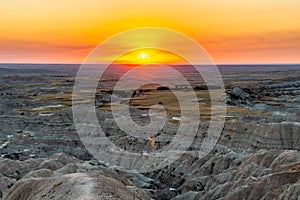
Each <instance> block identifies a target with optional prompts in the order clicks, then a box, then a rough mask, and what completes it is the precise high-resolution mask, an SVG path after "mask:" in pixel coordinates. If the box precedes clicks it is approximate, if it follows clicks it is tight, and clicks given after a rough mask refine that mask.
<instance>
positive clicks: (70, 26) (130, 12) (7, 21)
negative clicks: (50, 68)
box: [0, 0, 300, 63]
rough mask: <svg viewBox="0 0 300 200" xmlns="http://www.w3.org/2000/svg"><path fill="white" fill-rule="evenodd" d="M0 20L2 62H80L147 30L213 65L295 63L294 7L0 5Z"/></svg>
mask: <svg viewBox="0 0 300 200" xmlns="http://www.w3.org/2000/svg"><path fill="white" fill-rule="evenodd" d="M0 13H1V15H0V62H47V63H60V62H64V63H66V62H71V63H74V62H78V63H80V62H82V61H83V59H84V58H85V57H86V56H87V55H88V53H89V52H90V51H91V50H92V49H93V48H94V47H95V46H96V45H98V44H99V43H100V42H102V41H103V40H105V39H106V38H108V37H110V36H112V35H114V34H117V33H119V32H120V31H125V30H128V29H133V28H141V27H149V26H151V27H164V28H170V29H174V30H176V31H180V32H182V33H184V34H186V35H188V36H190V37H192V38H194V39H195V40H197V41H198V42H199V43H200V44H201V45H202V46H203V47H204V48H205V49H206V50H207V51H208V53H209V54H210V55H211V57H212V58H213V60H214V61H215V62H217V63H300V1H299V0H273V1H271V0H269V1H267V0H185V1H182V0H161V1H157V0H152V1H144V0H139V1H138V0H129V1H125V0H101V1H100V0H84V1H83V0H72V1H70V0H59V1H58V0H26V1H25V0H3V1H0ZM117 46H118V45H116V47H114V48H117Z"/></svg>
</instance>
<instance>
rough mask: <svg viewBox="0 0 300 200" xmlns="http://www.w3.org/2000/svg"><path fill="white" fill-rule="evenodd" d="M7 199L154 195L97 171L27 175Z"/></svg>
mask: <svg viewBox="0 0 300 200" xmlns="http://www.w3.org/2000/svg"><path fill="white" fill-rule="evenodd" d="M5 199H7V200H16V199H18V200H25V199H31V200H40V199H53V200H56V199H57V200H64V199H87V200H88V199H89V200H96V199H99V200H100V199H107V200H108V199H109V200H110V199H112V200H117V199H120V200H121V199H124V200H127V199H128V200H131V199H137V200H142V199H145V200H146V199H150V198H149V197H148V196H147V195H146V194H145V193H144V192H142V191H141V190H139V189H137V188H136V187H134V186H126V185H124V184H123V183H121V182H120V181H117V180H115V179H112V178H109V177H106V176H103V175H96V174H87V173H73V174H67V175H63V176H55V177H48V178H25V179H22V180H20V181H18V182H17V183H16V184H15V185H14V186H13V187H12V188H11V189H10V190H9V191H8V193H7V196H6V198H5Z"/></svg>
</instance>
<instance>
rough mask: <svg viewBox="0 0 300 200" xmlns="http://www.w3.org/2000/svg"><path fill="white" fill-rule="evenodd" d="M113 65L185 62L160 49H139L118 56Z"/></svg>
mask: <svg viewBox="0 0 300 200" xmlns="http://www.w3.org/2000/svg"><path fill="white" fill-rule="evenodd" d="M114 63H119V64H178V63H186V61H185V60H184V59H183V58H181V57H179V56H177V55H175V54H173V53H170V52H168V51H164V50H160V49H140V50H135V51H132V52H129V53H126V54H124V55H122V56H120V57H119V58H118V59H117V60H115V61H114Z"/></svg>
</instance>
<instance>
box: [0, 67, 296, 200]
mask: <svg viewBox="0 0 300 200" xmlns="http://www.w3.org/2000/svg"><path fill="white" fill-rule="evenodd" d="M79 67H80V66H79V65H63V64H62V65H55V64H53V65H39V64H1V65H0V83H1V84H0V99H1V101H0V112H1V115H0V124H1V126H0V154H1V158H0V199H7V200H21V199H24V200H25V199H36V200H38V199H162V200H164V199H166V200H167V199H172V200H186V199H191V200H193V199H195V200H198V199H224V200H225V199H230V200H233V199H248V200H256V199H270V200H271V199H272V200H273V199H282V200H283V199H299V196H300V152H299V150H300V66H299V65H221V66H218V68H219V70H220V72H221V74H222V77H223V81H224V85H225V89H226V94H224V96H225V98H224V101H225V102H226V104H227V111H226V112H227V113H226V116H224V118H225V126H224V128H223V130H222V133H221V137H220V138H219V140H218V142H217V144H216V145H215V147H214V148H213V150H212V151H210V152H209V154H208V155H206V156H205V157H203V158H198V157H197V156H195V155H194V152H195V151H197V150H199V148H200V146H201V144H202V141H203V140H204V138H205V137H206V136H207V127H208V123H209V120H210V118H211V116H210V111H211V109H212V108H211V104H210V99H209V95H208V91H207V87H206V85H205V83H204V82H203V81H202V79H201V77H198V76H197V75H196V72H195V70H193V69H192V68H189V67H184V68H182V66H174V68H175V69H177V70H178V71H181V73H183V74H185V75H186V77H187V78H188V79H189V80H190V82H191V83H192V86H193V88H194V90H195V93H196V94H197V96H198V99H197V102H198V103H199V108H200V110H201V116H199V117H200V120H201V123H200V126H199V128H198V131H197V133H195V137H194V139H193V142H192V144H191V146H190V147H189V149H188V151H186V152H185V153H184V154H183V155H182V156H181V157H180V158H179V159H178V160H176V161H175V162H173V163H172V164H170V165H168V166H166V167H164V168H162V169H158V170H155V171H152V172H146V173H134V172H127V171H122V170H119V169H117V168H116V167H115V166H111V165H109V163H106V162H103V161H101V160H97V159H95V158H94V157H93V155H92V154H91V153H90V152H89V151H88V150H87V149H86V148H85V146H84V144H83V143H82V141H81V140H80V137H79V136H78V133H77V131H76V128H75V125H74V120H73V114H72V108H71V107H72V91H73V85H74V81H75V77H76V73H77V71H78V69H79ZM111 69H112V71H113V72H114V74H115V76H111V77H110V76H107V78H106V79H103V80H100V82H99V86H98V88H97V93H96V95H95V107H96V110H97V113H96V114H97V118H98V121H99V123H100V124H101V126H102V128H103V130H104V132H105V133H106V136H107V137H108V138H109V139H110V140H111V141H112V142H113V143H114V144H115V145H118V146H119V147H121V148H123V149H124V150H126V151H131V152H141V154H143V152H144V150H145V149H144V148H148V147H147V145H148V146H149V144H148V143H147V138H145V139H144V140H143V139H142V140H141V139H137V138H134V137H133V136H129V135H126V134H125V133H124V132H123V131H122V130H120V129H119V128H118V126H117V124H116V123H115V122H114V119H113V116H112V113H111V105H112V104H113V103H115V102H118V103H120V104H125V103H126V102H127V103H129V105H130V114H131V116H132V118H133V119H134V120H135V121H137V122H138V123H144V124H147V123H148V121H149V112H148V111H149V108H150V106H151V105H154V104H160V105H163V106H166V111H167V114H168V121H167V123H166V124H165V126H164V127H163V129H162V130H160V132H159V134H158V135H157V136H156V140H155V145H154V147H153V146H152V147H151V146H150V150H152V151H154V150H157V149H159V148H160V146H166V145H168V144H169V143H170V141H171V140H172V138H173V136H174V133H176V131H177V129H178V126H179V124H180V121H181V120H182V119H181V118H180V113H179V112H178V104H177V103H178V102H176V101H175V100H172V98H171V97H172V94H171V91H170V90H169V88H165V87H163V86H157V85H147V86H145V87H143V88H140V89H139V90H138V91H136V92H135V94H134V95H132V98H131V99H123V98H122V97H121V96H116V95H114V94H112V89H113V88H112V86H113V85H114V84H115V82H116V77H118V73H119V70H120V69H119V68H118V67H116V66H112V67H111ZM114 70H115V71H114ZM178 90H182V91H184V88H180V86H179V87H178ZM170 99H171V100H170ZM120 109H122V107H120ZM191 112H192V111H191ZM148 149H149V148H148Z"/></svg>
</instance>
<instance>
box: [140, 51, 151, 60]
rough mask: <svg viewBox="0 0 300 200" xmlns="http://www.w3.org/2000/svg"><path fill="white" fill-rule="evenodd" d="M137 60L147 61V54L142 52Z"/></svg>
mask: <svg viewBox="0 0 300 200" xmlns="http://www.w3.org/2000/svg"><path fill="white" fill-rule="evenodd" d="M138 59H139V60H144V61H145V60H147V59H149V54H147V53H145V52H142V53H140V54H139V55H138Z"/></svg>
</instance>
